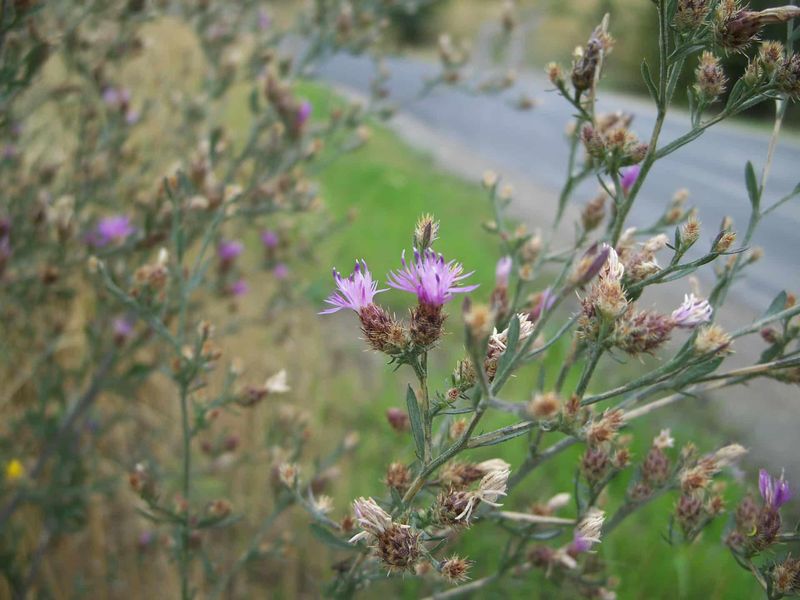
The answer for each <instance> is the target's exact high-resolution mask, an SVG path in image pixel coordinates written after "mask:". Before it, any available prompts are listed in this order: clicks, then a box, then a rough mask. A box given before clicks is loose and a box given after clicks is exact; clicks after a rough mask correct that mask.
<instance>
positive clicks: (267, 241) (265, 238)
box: [261, 229, 281, 248]
mask: <svg viewBox="0 0 800 600" xmlns="http://www.w3.org/2000/svg"><path fill="white" fill-rule="evenodd" d="M280 241H281V240H280V238H279V237H278V234H277V232H275V231H272V230H271V229H265V230H264V231H262V232H261V243H262V244H264V246H265V247H267V248H277V247H278V244H279V243H280Z"/></svg>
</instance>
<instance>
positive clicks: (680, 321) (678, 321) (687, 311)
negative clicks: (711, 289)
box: [672, 294, 714, 329]
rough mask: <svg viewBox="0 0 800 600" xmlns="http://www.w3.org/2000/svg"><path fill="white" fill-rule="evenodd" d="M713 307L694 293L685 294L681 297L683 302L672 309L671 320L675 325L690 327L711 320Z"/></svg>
mask: <svg viewBox="0 0 800 600" xmlns="http://www.w3.org/2000/svg"><path fill="white" fill-rule="evenodd" d="M713 312H714V309H713V308H711V305H710V304H709V303H708V300H705V299H704V298H698V297H697V296H695V295H694V294H686V295H685V296H684V297H683V304H681V305H680V306H679V307H678V308H676V309H675V310H673V311H672V320H673V321H674V323H675V326H676V327H684V328H686V329H691V328H692V327H695V326H697V325H700V324H701V323H708V322H709V321H711V314H712V313H713Z"/></svg>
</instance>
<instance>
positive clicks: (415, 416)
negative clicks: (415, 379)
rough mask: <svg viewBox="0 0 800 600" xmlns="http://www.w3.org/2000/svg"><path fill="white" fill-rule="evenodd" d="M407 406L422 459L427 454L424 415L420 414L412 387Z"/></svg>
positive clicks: (409, 390)
mask: <svg viewBox="0 0 800 600" xmlns="http://www.w3.org/2000/svg"><path fill="white" fill-rule="evenodd" d="M406 405H407V406H408V420H409V422H410V424H411V434H412V435H413V436H414V445H415V446H416V447H417V457H418V458H420V459H422V457H423V456H424V453H425V433H424V432H423V430H422V415H421V414H420V412H419V404H418V403H417V395H416V394H415V393H414V390H413V389H412V388H411V386H410V385H409V386H408V391H407V392H406Z"/></svg>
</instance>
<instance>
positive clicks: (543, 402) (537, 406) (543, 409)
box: [528, 392, 562, 420]
mask: <svg viewBox="0 0 800 600" xmlns="http://www.w3.org/2000/svg"><path fill="white" fill-rule="evenodd" d="M561 404H562V402H561V398H559V396H558V394H556V393H555V392H547V393H544V394H536V395H535V396H534V397H533V399H532V400H531V401H530V403H529V404H528V414H530V415H531V416H532V417H533V418H535V419H545V420H546V419H552V418H554V417H555V416H556V415H558V414H559V413H560V412H561Z"/></svg>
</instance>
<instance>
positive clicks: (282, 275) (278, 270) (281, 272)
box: [272, 263, 289, 279]
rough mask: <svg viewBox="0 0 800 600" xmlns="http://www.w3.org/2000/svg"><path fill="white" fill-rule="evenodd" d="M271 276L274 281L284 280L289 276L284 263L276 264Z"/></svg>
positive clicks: (287, 268)
mask: <svg viewBox="0 0 800 600" xmlns="http://www.w3.org/2000/svg"><path fill="white" fill-rule="evenodd" d="M272 274H273V275H274V276H275V279H286V278H287V277H288V276H289V267H288V266H287V265H286V263H278V264H277V265H275V267H274V268H273V269H272Z"/></svg>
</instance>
